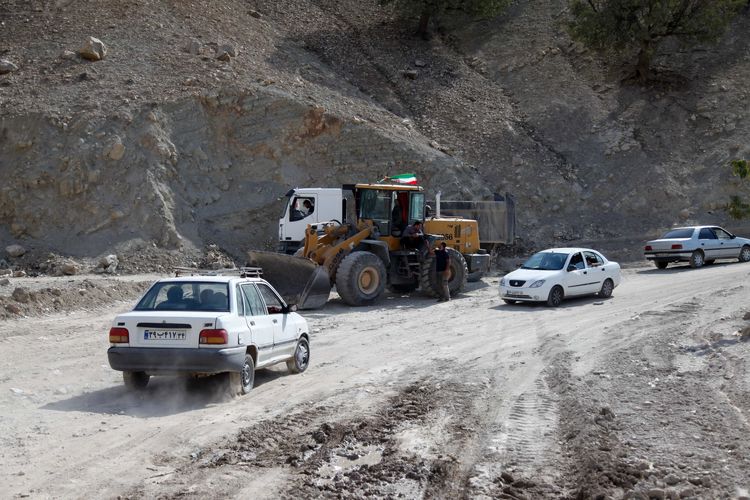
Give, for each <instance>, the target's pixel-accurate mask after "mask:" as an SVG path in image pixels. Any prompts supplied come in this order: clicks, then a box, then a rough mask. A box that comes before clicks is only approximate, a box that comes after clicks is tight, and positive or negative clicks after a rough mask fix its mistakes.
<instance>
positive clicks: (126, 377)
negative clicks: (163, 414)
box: [122, 372, 151, 391]
mask: <svg viewBox="0 0 750 500" xmlns="http://www.w3.org/2000/svg"><path fill="white" fill-rule="evenodd" d="M150 379H151V375H149V374H148V373H146V372H122V381H123V382H125V387H127V388H128V389H133V390H136V391H142V390H143V389H145V388H146V386H147V385H148V381H149V380H150Z"/></svg>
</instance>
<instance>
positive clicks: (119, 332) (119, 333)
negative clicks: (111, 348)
mask: <svg viewBox="0 0 750 500" xmlns="http://www.w3.org/2000/svg"><path fill="white" fill-rule="evenodd" d="M109 342H110V343H111V344H127V343H128V342H130V332H128V329H127V328H122V327H117V326H113V327H112V328H110V329H109Z"/></svg>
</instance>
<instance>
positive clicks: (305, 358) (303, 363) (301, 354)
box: [286, 337, 310, 373]
mask: <svg viewBox="0 0 750 500" xmlns="http://www.w3.org/2000/svg"><path fill="white" fill-rule="evenodd" d="M309 364H310V343H309V342H308V341H307V339H306V338H304V337H303V338H301V339H299V340H298V341H297V348H296V349H295V350H294V357H293V358H292V359H290V360H288V361H287V362H286V367H287V368H288V369H289V371H290V372H292V373H302V372H303V371H305V370H307V365H309Z"/></svg>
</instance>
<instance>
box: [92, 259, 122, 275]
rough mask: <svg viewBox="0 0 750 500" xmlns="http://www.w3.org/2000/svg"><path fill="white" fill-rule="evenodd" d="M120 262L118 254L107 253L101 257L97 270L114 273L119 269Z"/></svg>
mask: <svg viewBox="0 0 750 500" xmlns="http://www.w3.org/2000/svg"><path fill="white" fill-rule="evenodd" d="M119 263H120V261H119V260H118V258H117V255H114V254H111V255H107V256H104V257H102V258H101V259H99V265H98V266H97V268H96V270H95V271H96V272H98V273H107V274H114V273H115V272H116V271H117V266H118V264H119Z"/></svg>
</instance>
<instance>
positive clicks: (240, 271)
mask: <svg viewBox="0 0 750 500" xmlns="http://www.w3.org/2000/svg"><path fill="white" fill-rule="evenodd" d="M174 275H175V277H176V278H179V277H180V276H239V277H240V278H262V277H263V269H262V268H260V267H230V268H225V269H199V268H197V267H179V266H176V267H175V268H174Z"/></svg>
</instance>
